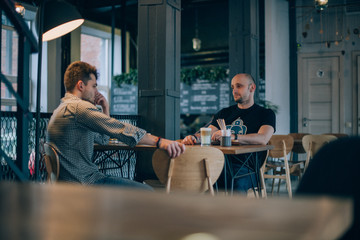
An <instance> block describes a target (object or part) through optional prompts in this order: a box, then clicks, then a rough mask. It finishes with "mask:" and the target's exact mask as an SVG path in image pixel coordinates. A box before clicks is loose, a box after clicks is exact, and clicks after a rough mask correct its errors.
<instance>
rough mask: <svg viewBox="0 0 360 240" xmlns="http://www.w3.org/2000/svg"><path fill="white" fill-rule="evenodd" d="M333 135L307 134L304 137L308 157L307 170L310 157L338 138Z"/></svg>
mask: <svg viewBox="0 0 360 240" xmlns="http://www.w3.org/2000/svg"><path fill="white" fill-rule="evenodd" d="M336 139H337V137H335V136H333V135H306V136H304V137H303V140H302V144H303V147H304V149H305V151H306V154H307V157H306V162H305V170H306V169H307V167H308V165H309V163H310V159H311V158H313V157H314V156H315V154H316V153H317V152H318V151H319V150H320V149H321V148H322V147H323V146H324V145H326V144H328V143H329V142H331V141H334V140H336Z"/></svg>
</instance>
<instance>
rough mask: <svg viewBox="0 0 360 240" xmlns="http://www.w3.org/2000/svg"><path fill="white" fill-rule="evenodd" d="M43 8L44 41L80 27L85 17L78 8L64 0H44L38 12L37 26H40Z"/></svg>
mask: <svg viewBox="0 0 360 240" xmlns="http://www.w3.org/2000/svg"><path fill="white" fill-rule="evenodd" d="M41 8H43V10H42V11H44V12H43V17H44V18H43V19H42V25H43V30H42V33H43V35H42V39H43V41H50V40H53V39H55V38H58V37H61V36H63V35H65V34H67V33H69V32H71V31H72V30H74V29H76V28H77V27H79V26H80V25H81V24H82V23H83V22H84V19H83V18H82V17H81V15H80V13H79V12H78V11H77V9H76V8H75V7H74V6H73V5H71V4H69V3H67V2H65V1H62V0H48V1H44V3H43V5H41V6H40V8H39V9H38V12H37V17H36V19H37V21H38V23H37V26H39V20H40V9H41Z"/></svg>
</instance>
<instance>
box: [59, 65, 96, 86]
mask: <svg viewBox="0 0 360 240" xmlns="http://www.w3.org/2000/svg"><path fill="white" fill-rule="evenodd" d="M90 74H94V75H95V78H96V79H97V78H98V72H97V70H96V67H95V66H92V65H90V64H88V63H86V62H82V61H76V62H73V63H71V64H70V65H69V66H68V67H67V69H66V71H65V74H64V85H65V89H66V91H70V92H71V91H72V90H74V88H75V86H76V84H77V83H78V81H79V80H81V81H83V82H84V84H85V85H86V84H87V82H88V81H89V80H90V79H91V78H90Z"/></svg>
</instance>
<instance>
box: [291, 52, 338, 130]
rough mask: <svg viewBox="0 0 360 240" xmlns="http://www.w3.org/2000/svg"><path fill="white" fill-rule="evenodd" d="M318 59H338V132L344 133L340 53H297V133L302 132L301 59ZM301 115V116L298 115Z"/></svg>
mask: <svg viewBox="0 0 360 240" xmlns="http://www.w3.org/2000/svg"><path fill="white" fill-rule="evenodd" d="M312 57H313V58H320V57H338V58H339V76H338V78H339V89H338V91H339V92H338V94H339V132H341V133H343V132H344V131H345V125H344V124H345V109H344V68H343V63H344V56H343V54H342V53H341V52H321V53H298V132H303V125H302V117H303V114H302V110H303V106H302V105H303V104H302V101H303V99H302V94H301V93H302V92H303V82H302V81H301V80H302V79H303V71H302V69H303V61H302V60H303V59H304V58H312ZM300 113H301V114H300Z"/></svg>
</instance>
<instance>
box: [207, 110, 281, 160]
mask: <svg viewBox="0 0 360 240" xmlns="http://www.w3.org/2000/svg"><path fill="white" fill-rule="evenodd" d="M217 119H224V120H225V124H226V128H227V129H231V133H232V134H235V138H236V139H237V135H238V134H241V135H244V134H249V133H257V132H258V131H259V129H260V127H261V126H263V125H270V126H272V127H273V128H274V132H275V130H276V128H275V125H276V118H275V113H274V112H273V111H272V110H271V109H267V108H264V107H261V106H259V105H257V104H254V105H253V106H251V107H250V108H247V109H240V108H238V106H237V105H232V106H230V107H227V108H224V109H222V110H220V111H219V112H218V113H216V114H215V115H214V117H213V119H212V122H211V125H213V126H215V127H217V128H218V129H220V127H219V124H218V123H217ZM248 156H249V154H239V155H229V156H228V157H229V159H232V161H233V163H235V164H236V162H239V161H240V162H242V161H244V160H245V159H247V157H248ZM265 156H266V154H265V152H262V153H260V155H259V159H260V166H261V165H262V163H263V162H264V161H265ZM250 165H252V164H250Z"/></svg>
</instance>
